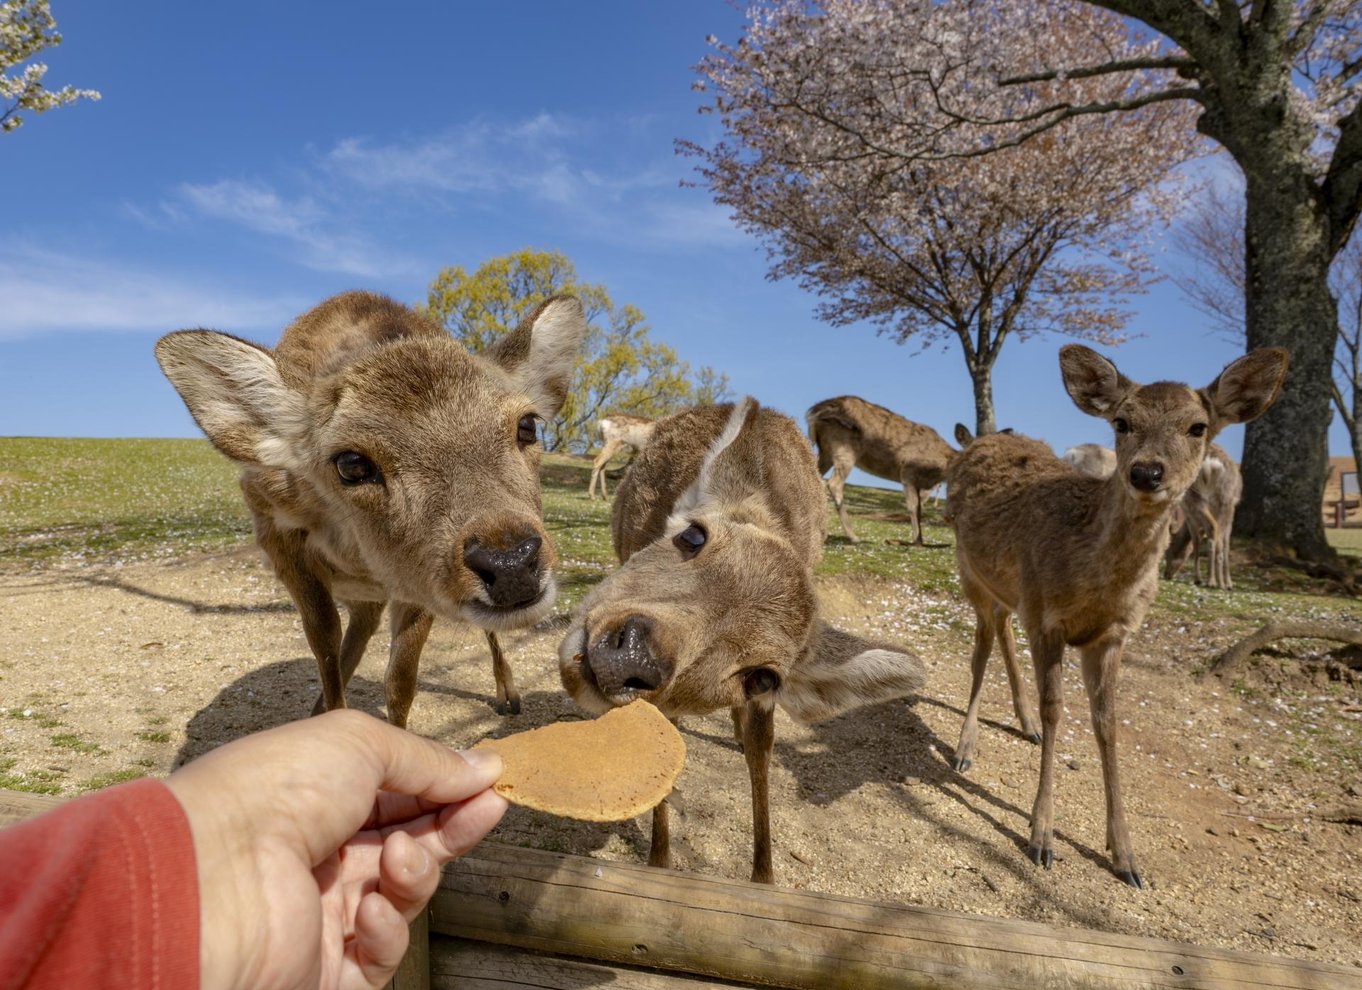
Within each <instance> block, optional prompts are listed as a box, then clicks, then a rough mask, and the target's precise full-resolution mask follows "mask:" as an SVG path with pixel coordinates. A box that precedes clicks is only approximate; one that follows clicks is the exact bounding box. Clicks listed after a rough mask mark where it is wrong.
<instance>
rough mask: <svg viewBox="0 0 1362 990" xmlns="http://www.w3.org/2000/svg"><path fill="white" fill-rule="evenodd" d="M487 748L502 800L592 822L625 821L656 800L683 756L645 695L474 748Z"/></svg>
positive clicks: (668, 788) (672, 729)
mask: <svg viewBox="0 0 1362 990" xmlns="http://www.w3.org/2000/svg"><path fill="white" fill-rule="evenodd" d="M484 747H485V748H487V749H493V750H496V752H497V753H499V754H500V755H501V763H502V771H501V777H500V778H499V779H498V780H497V782H496V783H495V784H493V785H492V789H493V790H495V791H496V792H497V793H498V794H500V795H501V796H502V797H504V798H505V799H506V800H507V801H510V802H511V803H513V804H520V805H524V806H525V807H527V808H534V809H536V810H538V811H547V812H549V813H550V814H554V815H561V816H563V817H564V818H579V819H582V820H584V821H589V822H619V821H624V820H625V819H628V818H633V817H634V816H636V815H641V814H643V812H645V811H647V810H649V809H650V808H652V807H654V806H656V805H657V804H658V803H659V802H660V801H661V800H662V799H663V798H665V797H666V796H667V795H668V794H670V793H671V792H672V784H673V783H675V781H676V776H677V774H679V773H680V772H681V767H682V765H683V764H684V763H685V762H686V744H685V742H684V741H683V740H682V739H681V733H679V732H677V731H676V726H674V725H672V723H671V722H670V721H668V719H667V716H665V715H663V714H662V713H661V712H660V711H658V710H657V708H656V707H655V706H653V705H650V704H649V703H648V702H646V701H635V702H632V703H630V704H628V705H625V706H623V707H622V708H612V709H610V711H608V712H606V713H605V714H604V715H602V716H600V718H596V719H592V720H590V721H587V722H555V723H554V724H553V725H546V726H543V727H542V728H538V729H530V730H529V731H528V732H517V733H515V734H514V735H510V736H504V737H503V738H501V739H484V740H482V741H481V742H480V743H478V744H477V746H475V747H474V748H475V749H481V748H484Z"/></svg>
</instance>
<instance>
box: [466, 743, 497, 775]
mask: <svg viewBox="0 0 1362 990" xmlns="http://www.w3.org/2000/svg"><path fill="white" fill-rule="evenodd" d="M459 755H460V756H462V757H463V758H464V762H465V763H467V764H468V765H469V766H470V767H472V768H473V769H474V770H480V771H482V772H483V773H488V774H492V775H494V776H500V775H501V755H500V754H499V753H497V752H495V751H494V750H490V749H464V750H460V751H459Z"/></svg>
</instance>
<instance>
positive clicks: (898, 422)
mask: <svg viewBox="0 0 1362 990" xmlns="http://www.w3.org/2000/svg"><path fill="white" fill-rule="evenodd" d="M804 422H805V423H806V424H807V425H808V430H809V440H810V441H811V442H812V443H813V445H814V446H815V447H816V448H817V450H818V474H819V477H822V476H823V475H826V474H827V473H828V469H829V468H831V469H832V474H831V475H829V476H828V481H827V486H828V493H829V494H830V495H831V496H832V502H833V505H835V506H836V507H837V518H838V520H839V521H840V522H841V524H842V532H843V533H845V534H846V538H847V539H848V540H849V541H850V542H852V543H856V542H858V540H857V537H856V534H855V533H854V532H852V529H851V523H850V521H849V520H848V519H847V510H846V503H845V501H844V500H843V490H844V488H845V485H846V480H847V476H848V475H849V474H851V469H852V468H854V467H859V468H860V469H861V470H862V471H866V472H868V473H870V474H873V475H874V476H875V477H877V478H884V479H886V480H888V481H897V482H898V483H900V484H901V485H903V497H904V501H905V502H906V503H907V506H908V522H909V525H910V527H911V529H912V534H913V535H912V542H913V543H915V544H917V545H918V546H921V545H922V543H923V539H922V521H921V513H922V493H923V492H926V491H931V489H933V488H935V487H936V486H937V485H938V484H940V482H941V481H942V479H943V478H945V476H946V465H947V464H948V463H950V460H951V457H952V456H954V455H955V453H956V451H955V448H954V447H952V446H951V445H950V444H948V443H947V442H946V441H945V440H942V439H941V435H940V434H938V433H937V432H936V431H935V430H933V429H932V428H931V427H930V426H924V425H923V424H921V423H914V422H913V421H911V420H908V419H904V418H903V417H902V416H900V415H899V414H898V413H895V412H891V411H890V410H888V409H886V408H884V406H877V405H875V403H873V402H867V401H866V400H865V399H862V398H858V397H857V396H854V395H841V396H837V397H836V398H832V399H824V400H823V401H822V402H817V403H815V404H814V405H812V406H810V407H809V410H808V412H806V413H805V414H804Z"/></svg>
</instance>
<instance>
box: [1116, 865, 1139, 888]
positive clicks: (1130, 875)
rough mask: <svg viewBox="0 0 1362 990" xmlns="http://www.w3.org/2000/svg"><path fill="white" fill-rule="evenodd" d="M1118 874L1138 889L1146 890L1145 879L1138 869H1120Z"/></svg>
mask: <svg viewBox="0 0 1362 990" xmlns="http://www.w3.org/2000/svg"><path fill="white" fill-rule="evenodd" d="M1116 875H1117V876H1118V877H1120V878H1121V879H1122V880H1124V881H1125V882H1126V883H1128V884H1130V885H1131V886H1132V887H1134V888H1135V889H1136V890H1144V881H1143V880H1141V879H1140V874H1139V871H1138V870H1120V871H1119V872H1117V874H1116Z"/></svg>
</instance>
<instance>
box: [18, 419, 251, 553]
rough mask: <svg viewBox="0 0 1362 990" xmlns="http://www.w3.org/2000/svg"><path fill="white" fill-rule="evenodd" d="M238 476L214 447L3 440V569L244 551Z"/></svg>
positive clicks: (246, 531)
mask: <svg viewBox="0 0 1362 990" xmlns="http://www.w3.org/2000/svg"><path fill="white" fill-rule="evenodd" d="M236 473H237V472H236V468H235V467H233V466H232V465H231V464H230V463H229V462H228V461H227V459H226V458H225V457H223V456H222V455H221V454H219V453H218V452H217V451H215V450H214V449H213V448H212V446H210V445H209V443H208V442H207V441H206V440H70V439H51V438H34V437H0V532H3V533H4V534H5V539H4V541H3V547H4V549H3V550H0V567H6V568H13V567H15V566H16V565H17V566H34V565H42V564H46V563H50V562H53V561H59V560H70V561H82V560H90V559H115V558H117V559H127V558H133V559H136V558H146V557H158V556H173V555H176V554H180V553H186V552H189V553H192V552H198V551H205V550H216V549H220V548H222V547H224V546H230V545H235V544H239V543H242V542H244V541H246V540H248V539H249V538H250V533H251V527H250V517H249V515H248V514H247V512H246V507H245V504H244V503H243V502H242V500H241V492H240V490H239V489H238V488H237V485H236Z"/></svg>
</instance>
